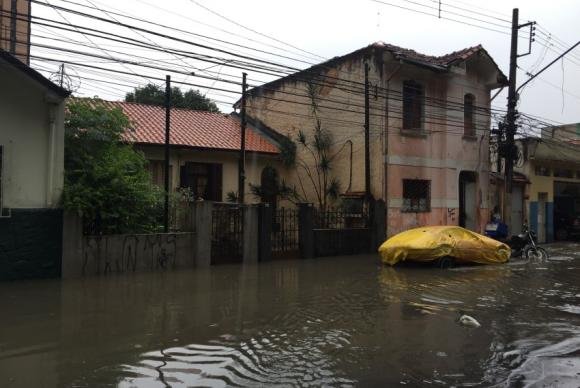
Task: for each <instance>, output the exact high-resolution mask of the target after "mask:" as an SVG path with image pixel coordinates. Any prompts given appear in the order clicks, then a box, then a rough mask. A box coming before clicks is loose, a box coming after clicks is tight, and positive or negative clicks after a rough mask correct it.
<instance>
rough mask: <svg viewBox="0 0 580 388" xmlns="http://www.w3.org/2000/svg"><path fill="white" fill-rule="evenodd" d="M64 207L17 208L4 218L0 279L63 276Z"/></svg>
mask: <svg viewBox="0 0 580 388" xmlns="http://www.w3.org/2000/svg"><path fill="white" fill-rule="evenodd" d="M61 255H62V211H61V210H56V209H46V210H45V209H38V210H31V209H26V210H19V209H13V210H12V216H11V217H9V218H0V280H14V279H30V278H56V277H60V273H61V267H60V261H61Z"/></svg>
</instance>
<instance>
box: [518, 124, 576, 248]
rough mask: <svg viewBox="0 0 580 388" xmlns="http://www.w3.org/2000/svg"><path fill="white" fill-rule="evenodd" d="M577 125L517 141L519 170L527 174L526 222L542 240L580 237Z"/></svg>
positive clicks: (554, 129)
mask: <svg viewBox="0 0 580 388" xmlns="http://www.w3.org/2000/svg"><path fill="white" fill-rule="evenodd" d="M579 138H580V126H579V125H577V124H572V125H566V126H558V127H550V128H546V129H544V130H543V131H542V137H541V138H524V139H520V140H518V141H517V146H518V150H519V154H520V155H521V157H520V158H518V159H519V160H521V162H520V163H519V164H517V165H516V167H515V170H516V171H517V172H519V173H521V174H524V175H525V176H526V177H527V180H528V182H529V184H528V185H527V187H526V189H525V190H526V191H525V196H524V199H525V201H524V214H523V217H522V218H523V220H524V222H526V221H527V222H528V223H529V226H530V228H531V229H532V230H534V231H536V233H537V234H538V240H539V241H540V242H551V241H554V240H567V239H570V238H578V237H580V150H579V149H578V145H577V144H578V140H579Z"/></svg>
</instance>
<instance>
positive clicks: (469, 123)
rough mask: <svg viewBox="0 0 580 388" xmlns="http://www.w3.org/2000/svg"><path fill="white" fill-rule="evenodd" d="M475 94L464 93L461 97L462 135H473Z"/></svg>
mask: <svg viewBox="0 0 580 388" xmlns="http://www.w3.org/2000/svg"><path fill="white" fill-rule="evenodd" d="M474 105H475V96H474V95H473V94H466V95H465V96H464V97H463V135H464V136H475V119H474V114H473V113H474Z"/></svg>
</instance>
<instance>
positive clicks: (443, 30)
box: [32, 0, 580, 123]
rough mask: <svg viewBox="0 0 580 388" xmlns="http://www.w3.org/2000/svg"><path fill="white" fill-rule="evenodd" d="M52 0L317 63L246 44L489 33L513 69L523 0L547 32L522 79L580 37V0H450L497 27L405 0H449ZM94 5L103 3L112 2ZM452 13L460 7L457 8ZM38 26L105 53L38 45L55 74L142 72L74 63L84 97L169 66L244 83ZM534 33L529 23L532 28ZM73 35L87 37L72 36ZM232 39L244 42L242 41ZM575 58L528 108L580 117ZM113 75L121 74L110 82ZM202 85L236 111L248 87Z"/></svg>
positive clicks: (551, 74)
mask: <svg viewBox="0 0 580 388" xmlns="http://www.w3.org/2000/svg"><path fill="white" fill-rule="evenodd" d="M49 3H50V4H51V5H55V6H62V7H65V8H70V9H76V10H79V11H82V12H87V13H92V14H94V15H99V16H100V17H103V18H107V19H111V18H115V19H116V20H119V21H124V22H126V23H129V24H132V25H135V26H141V27H143V28H146V29H152V30H155V31H159V32H165V33H167V34H170V35H171V36H173V37H178V38H181V39H184V40H187V41H192V42H196V43H201V44H207V45H212V46H215V47H218V48H221V49H224V50H229V51H236V52H237V53H241V54H244V55H249V56H257V57H260V58H263V59H268V60H271V61H274V62H277V63H283V64H286V65H289V66H293V67H299V68H304V67H307V66H309V65H308V64H307V63H303V62H298V61H294V60H290V59H287V58H282V57H280V56H274V55H270V54H266V53H260V52H257V51H255V50H251V49H249V48H241V47H239V45H244V46H248V47H250V48H253V49H259V50H263V51H268V52H272V53H276V54H279V55H283V56H287V57H292V58H295V59H301V60H303V61H305V62H310V63H316V62H320V61H322V59H321V58H320V57H323V58H330V57H333V56H338V55H343V54H346V53H348V52H350V51H353V50H356V49H358V48H360V47H363V46H366V45H368V44H369V43H372V42H375V41H379V40H382V41H385V42H388V43H392V44H395V45H399V46H402V47H406V48H411V49H414V50H416V51H419V52H422V53H425V54H432V55H441V54H445V53H448V52H451V51H455V50H458V49H461V48H464V47H468V46H473V45H476V44H479V43H481V44H482V45H483V46H484V47H485V48H486V49H487V50H488V51H489V53H490V54H491V55H492V56H493V58H494V59H495V60H496V62H497V63H498V64H499V66H500V67H501V69H502V70H503V71H504V73H506V74H507V73H508V62H509V42H510V40H509V23H508V22H507V21H509V20H511V10H512V8H513V7H518V8H519V9H520V21H521V22H524V21H526V20H534V21H537V22H538V26H539V27H538V34H537V37H538V41H537V42H536V43H534V45H533V49H532V55H529V56H526V57H523V58H520V61H519V64H520V67H521V69H522V70H521V71H519V72H518V83H521V82H523V81H524V80H525V79H526V78H527V76H526V75H525V71H530V70H531V71H537V69H539V68H541V67H542V66H544V65H545V64H547V63H548V62H549V61H550V60H552V59H553V58H555V57H556V56H557V55H558V54H559V53H561V52H562V51H564V47H569V46H571V45H572V44H574V43H575V42H577V41H578V40H580V25H579V23H578V19H579V17H580V1H577V0H576V1H574V0H554V1H551V2H547V1H512V0H502V1H496V0H488V1H486V2H481V1H475V0H461V1H460V0H442V16H443V17H447V18H453V19H457V20H461V21H464V22H468V23H473V24H478V25H482V26H484V27H485V28H487V29H493V30H496V31H489V30H487V29H482V28H476V27H472V26H468V25H465V24H460V23H455V22H453V21H450V20H445V19H437V18H436V17H433V16H427V15H424V14H420V13H417V12H412V11H409V10H404V9H401V8H398V7H396V6H399V7H405V8H412V9H415V10H418V11H421V12H426V13H432V14H436V13H437V10H436V8H437V7H438V4H439V2H438V1H437V0H384V3H388V4H390V5H387V4H381V3H379V2H375V1H371V0H335V1H333V0H309V1H306V0H294V1H292V2H281V1H266V0H245V1H234V0H211V1H210V0H166V1H161V2H160V1H155V0H124V1H122V2H120V1H118V0H49ZM75 3H77V4H75ZM196 3H197V4H196ZM200 5H201V6H200ZM88 7H97V8H100V9H101V10H98V9H94V8H88ZM204 7H205V8H208V9H210V10H212V11H214V12H215V13H218V14H220V15H222V16H225V17H227V18H229V19H231V20H232V21H233V22H236V23H239V24H240V25H243V26H245V27H247V28H249V29H252V30H255V31H258V32H261V33H262V34H264V35H258V34H256V33H254V32H252V31H250V30H248V29H244V28H242V27H240V26H239V25H237V24H234V23H232V22H230V21H228V20H226V19H224V18H222V17H219V16H217V15H216V14H214V13H211V12H210V11H209V10H208V9H205V8H204ZM433 7H434V8H433ZM103 11H109V12H111V11H112V12H116V13H118V14H122V15H130V16H134V17H139V18H143V19H146V20H148V21H154V22H156V23H160V24H164V25H169V26H171V27H174V28H178V29H182V30H185V31H187V32H191V33H196V34H201V35H205V36H208V37H211V38H218V39H221V40H223V41H226V43H223V42H216V41H212V40H209V39H206V38H201V37H199V36H197V37H196V36H192V35H190V34H187V33H186V32H178V31H175V30H168V29H164V28H162V27H159V26H153V25H150V24H145V23H142V22H139V21H135V20H128V19H125V18H123V17H122V16H120V15H114V14H111V13H108V14H107V13H104V12H103ZM452 13H456V15H454V14H452ZM33 15H35V16H40V17H46V18H49V19H51V20H55V21H59V22H65V21H66V22H69V23H72V24H76V25H80V26H85V27H90V28H94V29H96V30H98V31H101V32H105V33H107V34H108V33H114V34H118V35H120V36H123V37H130V38H134V39H137V40H140V41H143V42H146V43H147V44H150V43H154V44H155V45H158V46H160V47H164V48H167V47H171V48H174V49H181V50H187V51H195V53H197V54H208V55H212V56H221V57H223V58H231V56H228V55H226V54H223V53H221V54H220V53H216V52H215V51H211V50H204V49H202V48H199V47H194V46H191V45H189V44H184V43H178V42H176V41H174V40H167V39H163V38H160V37H157V36H153V35H149V34H146V33H144V32H139V33H136V32H135V31H130V30H129V29H128V28H126V27H119V26H114V25H111V24H108V23H104V22H102V21H98V20H94V19H87V18H85V17H81V16H79V15H74V14H71V13H69V12H66V11H65V10H61V11H60V12H59V13H57V12H55V11H54V10H53V9H50V8H48V7H45V6H42V5H39V4H34V5H33ZM469 18H472V19H469ZM474 19H481V20H483V21H478V20H474ZM60 26H62V25H60ZM32 31H33V42H34V43H35V44H38V45H44V46H59V47H65V48H69V49H73V50H77V51H83V52H86V53H92V54H94V55H97V56H101V57H103V58H94V57H90V56H86V55H79V54H73V53H65V52H59V51H56V50H54V48H50V47H40V46H34V47H33V48H32V53H33V55H36V56H39V57H43V58H45V59H36V60H33V67H36V68H38V69H39V70H41V71H43V72H45V74H49V73H51V72H55V71H56V69H57V67H58V63H57V61H58V60H66V61H73V62H76V63H77V64H88V65H93V66H100V67H105V68H109V69H117V70H119V71H123V72H126V73H129V74H133V73H135V74H137V75H129V74H116V75H115V76H114V78H113V79H112V78H111V77H108V76H107V72H105V71H103V70H98V69H89V68H86V67H81V66H79V65H76V66H73V65H70V66H69V65H67V73H68V74H69V75H70V77H71V79H72V81H71V82H72V84H73V85H74V86H75V87H78V86H79V84H80V88H79V89H78V91H77V93H78V94H80V95H89V96H94V95H99V96H101V97H102V98H107V99H122V98H123V97H124V93H125V92H126V91H128V90H130V89H131V87H133V86H137V85H143V84H145V83H146V82H147V79H148V78H150V77H156V78H164V76H165V74H166V73H168V71H167V70H168V69H169V68H171V69H178V71H180V72H188V71H195V72H196V75H200V76H206V77H210V78H211V77H214V78H215V77H216V76H218V74H219V77H220V78H222V79H230V80H232V81H239V77H240V73H241V71H242V70H239V69H234V68H228V67H226V66H221V65H216V64H213V63H208V62H204V61H199V60H196V59H191V58H183V57H181V58H178V57H176V56H175V55H173V54H168V53H166V52H162V51H161V50H157V51H156V52H153V51H151V50H147V49H143V48H138V47H134V46H127V45H125V44H122V43H119V42H111V41H109V40H106V39H103V38H99V37H96V36H82V35H80V34H77V33H75V32H73V31H63V30H59V29H55V28H52V27H47V26H42V25H38V24H35V25H34V26H33V28H32ZM498 31H501V32H503V33H500V32H498ZM85 32H86V31H85ZM93 33H94V32H93ZM94 34H96V33H94ZM524 34H525V33H524V31H522V35H524ZM550 34H551V35H550ZM268 37H270V38H274V39H277V40H279V41H276V40H273V39H270V38H268ZM55 39H58V40H55ZM71 39H72V40H75V41H76V42H71ZM280 41H282V42H284V43H289V44H291V45H293V46H295V47H297V48H300V49H302V50H305V51H308V52H310V53H315V54H316V55H318V56H320V57H314V56H313V55H309V54H305V53H304V52H301V51H299V50H298V49H296V48H293V47H290V46H288V45H285V44H284V43H280ZM230 43H234V44H237V45H238V46H233V45H231V44H230ZM520 46H521V47H522V50H521V51H523V49H525V47H527V40H525V39H521V40H520ZM546 46H547V47H546ZM96 47H98V48H96ZM46 58H51V59H53V60H54V61H47V60H46ZM118 58H124V59H125V60H127V61H139V62H141V63H142V64H146V65H151V66H156V67H161V69H159V70H157V69H151V68H143V67H139V66H135V65H130V64H123V65H121V64H119V63H115V62H116V59H118ZM567 58H568V59H566V60H564V61H563V62H562V61H559V62H558V63H556V64H555V65H553V66H552V67H551V68H550V69H549V70H547V71H546V72H545V73H544V74H543V75H542V76H540V79H537V80H536V81H534V82H533V83H532V84H531V85H530V86H529V87H527V88H525V89H524V92H523V94H522V97H521V103H520V109H521V110H522V111H523V112H526V113H529V114H533V115H537V116H541V117H542V118H545V119H549V120H550V121H553V122H558V123H569V122H580V47H579V48H577V49H576V50H574V51H573V52H572V55H571V56H569V57H567ZM200 69H201V70H200ZM203 69H205V70H203ZM172 77H173V79H175V80H178V81H185V82H190V83H195V84H199V85H204V86H211V87H214V88H215V87H217V88H223V89H226V90H232V91H236V90H239V86H238V85H235V84H228V83H227V82H222V81H214V80H211V79H203V78H200V77H197V76H187V75H184V74H177V73H175V74H173V75H172ZM249 78H250V79H251V81H250V83H251V84H258V83H259V82H260V81H268V80H271V79H273V78H274V77H272V76H267V75H264V74H259V73H256V72H250V74H249ZM107 80H108V81H109V82H106V81H107ZM155 83H158V84H162V83H163V82H162V81H159V80H156V81H155ZM200 89H201V91H202V92H204V93H206V92H207V93H208V94H207V95H208V97H211V98H214V99H216V100H218V101H221V102H222V103H220V107H221V109H222V110H224V111H229V110H231V109H230V107H229V106H228V105H227V104H225V102H230V101H234V100H236V99H237V97H238V96H237V95H235V94H233V93H229V92H224V91H215V90H214V91H209V90H206V89H204V88H200ZM494 106H497V107H500V108H504V107H505V93H502V95H500V96H498V98H496V100H495V101H494Z"/></svg>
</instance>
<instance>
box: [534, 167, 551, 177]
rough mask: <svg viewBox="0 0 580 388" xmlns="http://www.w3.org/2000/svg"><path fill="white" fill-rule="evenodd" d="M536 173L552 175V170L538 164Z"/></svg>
mask: <svg viewBox="0 0 580 388" xmlns="http://www.w3.org/2000/svg"><path fill="white" fill-rule="evenodd" d="M536 175H538V176H551V175H552V174H551V171H550V169H549V168H547V167H544V166H536Z"/></svg>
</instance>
